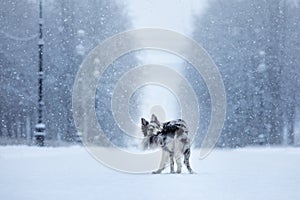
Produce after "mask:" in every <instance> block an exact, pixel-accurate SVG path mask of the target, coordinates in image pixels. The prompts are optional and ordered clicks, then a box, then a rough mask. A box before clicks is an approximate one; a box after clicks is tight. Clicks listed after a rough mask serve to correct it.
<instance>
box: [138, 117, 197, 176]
mask: <svg viewBox="0 0 300 200" xmlns="http://www.w3.org/2000/svg"><path fill="white" fill-rule="evenodd" d="M141 123H142V127H141V128H142V132H143V134H144V137H145V138H144V143H143V146H144V149H147V148H157V147H160V148H162V150H163V151H162V152H163V154H162V160H161V162H160V166H159V169H158V170H156V171H154V172H153V173H154V174H158V173H161V172H162V171H163V170H164V169H165V167H166V165H167V164H168V161H169V162H170V173H175V171H174V159H175V161H176V165H177V171H176V173H181V167H182V164H181V157H182V156H183V157H184V164H185V165H186V167H187V169H188V171H189V173H193V170H192V168H191V166H190V162H189V158H190V154H191V150H190V139H189V138H188V128H187V125H186V123H185V121H184V120H182V119H177V120H173V121H169V122H165V123H160V122H159V121H158V119H157V117H156V116H155V115H154V114H152V116H151V120H150V122H148V121H147V120H145V119H144V118H141Z"/></svg>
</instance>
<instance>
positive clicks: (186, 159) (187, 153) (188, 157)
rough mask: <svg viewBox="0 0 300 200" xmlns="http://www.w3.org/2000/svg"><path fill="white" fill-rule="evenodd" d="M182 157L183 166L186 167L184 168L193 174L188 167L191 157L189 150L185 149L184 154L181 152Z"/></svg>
mask: <svg viewBox="0 0 300 200" xmlns="http://www.w3.org/2000/svg"><path fill="white" fill-rule="evenodd" d="M183 155H184V161H183V162H184V164H185V166H186V168H187V169H188V170H189V173H191V174H192V173H193V170H192V168H191V166H190V161H189V159H190V156H191V149H190V148H187V149H186V150H185V151H184V152H183Z"/></svg>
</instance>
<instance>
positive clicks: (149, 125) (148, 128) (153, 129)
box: [141, 114, 161, 137]
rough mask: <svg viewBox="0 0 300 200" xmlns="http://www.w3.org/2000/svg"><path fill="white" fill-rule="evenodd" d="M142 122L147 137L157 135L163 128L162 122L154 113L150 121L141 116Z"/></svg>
mask: <svg viewBox="0 0 300 200" xmlns="http://www.w3.org/2000/svg"><path fill="white" fill-rule="evenodd" d="M141 122H142V126H141V128H142V132H143V134H144V136H145V137H147V136H148V137H149V136H152V135H156V134H157V132H158V131H160V129H161V124H160V122H159V121H158V119H157V117H156V116H155V115H154V114H152V116H151V120H150V122H148V121H147V120H146V119H144V118H141Z"/></svg>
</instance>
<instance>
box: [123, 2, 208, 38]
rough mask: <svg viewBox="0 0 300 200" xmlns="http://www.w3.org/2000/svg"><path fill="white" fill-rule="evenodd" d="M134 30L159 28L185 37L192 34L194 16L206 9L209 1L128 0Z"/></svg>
mask: <svg viewBox="0 0 300 200" xmlns="http://www.w3.org/2000/svg"><path fill="white" fill-rule="evenodd" d="M126 1H127V2H128V8H129V12H130V16H131V17H132V19H133V26H134V28H141V27H157V28H158V27H159V28H165V29H171V30H174V31H177V32H180V33H183V34H185V35H190V34H191V32H192V15H193V14H200V13H202V12H203V11H204V9H205V8H206V5H207V3H206V1H207V0H126Z"/></svg>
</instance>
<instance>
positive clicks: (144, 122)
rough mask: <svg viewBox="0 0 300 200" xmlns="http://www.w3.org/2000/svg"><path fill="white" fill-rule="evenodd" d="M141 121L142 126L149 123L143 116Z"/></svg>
mask: <svg viewBox="0 0 300 200" xmlns="http://www.w3.org/2000/svg"><path fill="white" fill-rule="evenodd" d="M141 121H142V125H143V126H147V125H148V124H149V122H148V121H147V120H145V119H144V118H141Z"/></svg>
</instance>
